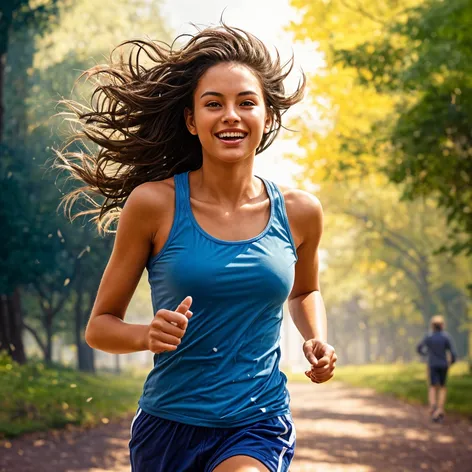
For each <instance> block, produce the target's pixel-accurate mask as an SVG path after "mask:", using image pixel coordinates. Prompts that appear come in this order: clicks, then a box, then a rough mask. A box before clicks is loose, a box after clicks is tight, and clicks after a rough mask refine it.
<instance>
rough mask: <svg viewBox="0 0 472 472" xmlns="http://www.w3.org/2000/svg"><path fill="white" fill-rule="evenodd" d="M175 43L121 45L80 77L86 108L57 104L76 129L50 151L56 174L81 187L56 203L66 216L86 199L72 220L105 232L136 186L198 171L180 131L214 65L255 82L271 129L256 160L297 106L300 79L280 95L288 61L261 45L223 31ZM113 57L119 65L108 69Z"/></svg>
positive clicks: (191, 144) (198, 155)
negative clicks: (85, 86)
mask: <svg viewBox="0 0 472 472" xmlns="http://www.w3.org/2000/svg"><path fill="white" fill-rule="evenodd" d="M182 39H187V42H186V44H185V45H184V46H183V47H180V48H179V47H177V46H176V41H177V40H182ZM176 41H174V42H173V43H172V44H171V45H168V44H166V43H163V42H159V41H144V40H132V41H126V42H124V43H122V44H120V45H119V46H118V47H117V48H115V49H114V50H113V52H112V53H111V55H110V63H109V64H107V65H100V66H95V67H93V68H91V69H89V70H87V71H86V72H84V73H83V74H82V75H81V77H83V76H85V77H87V79H91V78H92V79H94V82H95V84H96V85H95V89H94V91H93V93H92V97H91V104H90V106H88V107H84V106H83V105H81V104H80V103H78V102H75V101H72V100H63V101H62V102H61V103H63V104H64V105H66V107H67V108H68V110H69V111H68V113H69V114H70V113H71V112H72V114H73V117H74V120H75V122H76V123H78V124H79V127H80V129H81V131H80V132H78V133H76V134H74V136H73V137H72V139H70V140H69V142H68V143H66V145H65V146H64V147H63V148H62V150H57V151H56V155H57V158H58V159H57V161H56V167H59V168H61V169H63V170H66V171H67V173H70V174H71V176H72V177H73V178H76V179H78V180H79V181H81V182H82V183H83V185H82V186H81V187H79V188H76V189H75V190H73V191H71V192H70V193H68V194H67V195H66V196H65V197H64V199H63V203H64V204H65V206H64V208H65V210H66V212H67V213H68V214H69V216H71V215H72V214H71V209H72V207H73V206H74V203H75V202H76V201H77V200H78V198H79V197H85V198H86V199H87V200H88V202H89V203H90V204H91V208H89V209H86V210H84V211H80V212H79V213H77V214H76V215H75V217H77V216H79V215H84V214H88V215H91V216H92V217H93V218H92V219H93V220H95V221H96V222H97V224H98V225H99V227H101V228H102V229H105V230H106V229H108V228H109V226H110V224H111V223H112V222H113V221H114V220H115V219H116V218H117V217H118V215H119V211H120V209H121V207H122V205H123V204H124V202H125V201H126V199H127V197H128V196H129V194H130V193H131V191H132V190H133V189H134V188H136V187H137V186H138V185H140V184H142V183H144V182H149V181H158V180H163V179H166V178H169V177H172V176H173V175H174V174H176V173H180V172H184V171H188V170H195V169H198V168H200V167H201V165H202V148H201V144H200V142H199V140H198V137H197V136H193V135H192V134H190V132H189V131H188V130H187V127H186V125H185V120H184V110H185V108H186V107H189V108H193V93H194V91H195V89H196V87H197V84H198V81H199V79H200V78H201V76H202V75H203V74H204V73H205V71H206V70H207V69H208V68H210V67H212V66H214V65H215V64H218V63H221V62H233V63H240V64H243V65H245V66H247V67H249V68H250V69H251V70H252V71H253V72H254V73H255V74H256V76H257V77H258V78H259V80H260V82H261V85H262V90H263V91H264V95H265V97H264V98H265V105H266V108H267V112H268V113H269V116H270V118H271V122H272V126H271V129H270V131H269V132H268V133H265V134H264V135H263V137H262V140H261V142H260V144H259V146H258V148H257V150H256V153H260V152H262V151H263V150H264V149H266V148H267V147H269V146H270V145H271V144H272V142H273V140H274V139H275V137H276V136H277V134H278V132H279V130H280V128H281V126H282V115H283V114H284V113H285V112H286V111H287V110H288V109H289V108H290V107H291V106H292V105H294V104H295V103H297V102H299V101H300V100H301V99H302V96H303V92H304V88H305V75H304V74H303V73H302V76H301V80H300V82H299V84H298V87H297V89H296V90H295V92H294V93H293V94H289V95H287V94H286V93H285V88H284V84H283V82H284V79H285V78H286V77H287V76H288V74H289V73H290V72H291V70H292V68H293V57H292V58H291V59H290V60H289V61H288V62H287V63H286V64H281V60H280V56H279V54H278V52H277V54H276V57H275V58H272V57H271V55H270V53H269V51H268V49H267V48H266V46H265V45H264V44H263V43H262V41H260V40H259V39H258V38H256V37H255V36H253V35H252V34H250V33H247V32H245V31H243V30H241V29H238V28H232V27H229V26H227V25H225V24H222V25H221V26H218V27H212V28H206V29H203V30H201V31H198V32H197V34H195V35H181V36H179V37H178V38H177V39H176ZM124 49H126V50H127V52H126V53H124V52H123V50H124ZM117 53H119V60H118V61H115V60H114V56H115V54H117ZM143 59H144V61H143ZM87 140H90V141H92V142H93V143H95V144H96V145H97V146H95V147H96V148H97V151H96V152H92V151H90V150H89V147H88V146H87V145H86V144H85V143H84V142H85V141H87ZM77 146H79V150H78V149H77ZM100 196H101V197H100ZM97 197H98V199H97Z"/></svg>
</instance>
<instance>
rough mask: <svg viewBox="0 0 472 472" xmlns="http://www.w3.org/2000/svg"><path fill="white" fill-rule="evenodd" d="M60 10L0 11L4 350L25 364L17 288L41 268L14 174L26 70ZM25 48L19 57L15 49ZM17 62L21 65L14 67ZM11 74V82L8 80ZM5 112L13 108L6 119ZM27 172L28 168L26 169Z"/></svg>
mask: <svg viewBox="0 0 472 472" xmlns="http://www.w3.org/2000/svg"><path fill="white" fill-rule="evenodd" d="M56 14H57V2H56V1H55V0H51V1H46V2H43V3H42V4H39V5H36V6H34V7H31V6H30V2H29V1H28V0H13V1H10V2H4V4H2V7H1V10H0V189H1V190H0V203H1V208H2V210H1V215H0V216H1V218H2V222H4V227H3V229H4V231H2V241H1V242H2V243H4V244H2V245H1V250H0V265H1V267H2V274H1V276H0V333H1V334H0V349H6V350H7V351H8V352H9V354H11V355H12V357H13V358H14V359H15V360H16V361H18V362H20V363H22V362H25V360H26V358H25V354H24V348H23V342H22V335H21V333H22V328H23V314H22V310H21V303H20V299H21V297H20V291H19V286H20V285H21V284H22V283H25V281H27V280H28V279H29V278H30V277H31V275H32V273H33V272H35V271H37V270H36V269H37V268H36V267H35V266H34V264H35V262H34V261H35V259H31V258H28V257H25V254H24V252H23V251H24V248H25V243H28V244H29V245H30V247H32V248H35V249H38V248H37V246H35V242H36V241H32V239H33V240H34V237H33V238H31V237H30V235H28V234H27V233H28V225H27V224H26V221H27V220H28V216H29V211H28V204H27V197H26V193H25V192H24V187H23V182H24V180H23V179H22V178H18V176H16V175H15V176H13V172H14V170H16V169H17V168H18V167H20V166H21V164H20V163H19V156H20V155H21V147H22V143H23V138H24V135H25V133H26V119H25V116H26V112H25V106H24V102H23V100H22V97H25V96H26V95H27V93H28V86H27V71H28V70H29V69H30V67H31V66H32V59H33V46H32V44H33V38H34V35H37V34H44V32H45V31H47V29H48V28H49V27H50V26H51V25H52V23H53V22H52V21H51V19H53V18H55V15H56ZM18 46H20V47H21V54H20V55H19V56H16V55H15V54H12V52H11V50H12V49H14V48H15V47H18ZM16 66H19V67H16ZM7 78H8V83H7V80H6V79H7ZM8 89H9V91H10V95H9V96H10V97H16V99H17V107H16V109H15V112H13V113H11V108H10V107H5V96H4V91H5V90H8ZM6 110H9V114H8V117H7V114H6ZM25 170H26V172H27V169H25Z"/></svg>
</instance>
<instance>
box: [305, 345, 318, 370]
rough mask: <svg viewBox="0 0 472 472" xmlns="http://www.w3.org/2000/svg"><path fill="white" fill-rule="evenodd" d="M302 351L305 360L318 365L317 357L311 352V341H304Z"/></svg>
mask: <svg viewBox="0 0 472 472" xmlns="http://www.w3.org/2000/svg"><path fill="white" fill-rule="evenodd" d="M303 352H304V354H305V357H306V359H307V361H308V362H309V363H310V364H311V365H318V359H317V358H316V356H315V354H314V352H313V346H312V345H311V343H305V345H304V346H303Z"/></svg>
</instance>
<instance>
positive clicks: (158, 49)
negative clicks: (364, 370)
mask: <svg viewBox="0 0 472 472" xmlns="http://www.w3.org/2000/svg"><path fill="white" fill-rule="evenodd" d="M125 44H129V43H125ZM131 44H134V45H135V46H137V47H138V54H137V55H136V56H132V54H130V58H131V57H134V59H133V60H131V59H130V60H129V61H128V62H125V61H123V60H121V61H120V62H119V63H118V64H111V65H109V66H107V67H99V68H96V69H94V70H92V71H89V73H88V75H89V76H93V75H98V76H99V77H100V79H101V82H99V83H98V84H97V88H96V90H95V93H94V101H93V102H94V104H93V106H92V109H91V111H88V112H83V113H81V112H80V109H79V108H77V105H76V104H72V103H70V106H71V107H72V109H73V110H75V111H76V112H77V114H78V115H79V119H80V121H81V122H82V123H83V126H84V133H85V135H86V136H87V137H88V138H89V139H91V140H92V141H93V142H95V143H96V144H98V145H99V149H100V150H99V152H97V154H95V155H94V154H87V153H86V152H82V153H74V152H63V153H62V154H61V155H60V157H61V159H62V166H63V167H65V168H67V169H68V170H69V171H71V172H72V173H73V174H74V175H75V176H76V177H78V178H79V179H80V180H82V181H83V182H85V187H82V188H81V189H79V190H78V191H76V192H75V193H73V194H71V195H69V197H68V198H69V202H71V201H74V199H75V197H76V196H77V195H78V193H80V192H84V191H85V192H96V193H99V194H101V195H102V196H104V197H105V198H104V200H103V201H101V202H100V204H99V205H100V208H97V209H95V210H92V212H93V211H95V212H96V213H97V215H98V217H97V218H98V221H99V222H101V223H102V224H105V225H106V224H109V223H110V221H111V220H112V219H113V218H115V217H116V216H117V213H116V211H117V209H119V208H121V207H123V208H122V211H121V212H120V213H119V223H118V229H117V234H116V241H115V246H114V249H113V253H112V255H111V258H110V261H109V263H108V266H107V268H106V270H105V273H104V275H103V279H102V282H101V284H100V288H99V291H98V295H97V298H96V301H95V305H94V308H93V311H92V314H91V318H90V321H89V323H88V326H87V330H86V340H87V342H88V343H89V345H90V346H92V347H93V348H96V349H101V350H103V351H106V352H110V353H129V352H136V351H143V350H148V351H151V352H153V353H154V354H155V355H154V368H153V369H152V371H151V372H150V374H149V376H148V378H147V380H146V383H145V385H144V390H143V393H142V396H141V398H140V400H139V409H138V412H137V414H136V416H135V418H134V420H133V423H132V426H131V435H132V436H131V441H130V452H131V464H132V470H133V471H139V472H144V471H153V472H156V471H163V472H171V471H172V472H174V471H175V472H184V471H208V472H210V471H215V472H229V471H231V472H235V471H237V472H243V471H244V472H249V471H267V470H269V471H271V472H276V471H286V470H288V468H289V464H290V461H291V460H292V457H293V453H294V445H295V430H294V427H293V424H292V418H291V416H290V409H289V394H288V392H287V389H286V377H285V376H284V374H282V373H281V372H280V371H279V359H280V349H279V334H280V326H281V320H282V305H283V303H284V302H285V300H286V299H287V298H288V300H289V308H290V313H291V316H292V318H293V320H294V322H295V325H296V326H297V328H298V330H299V331H300V333H301V334H302V336H303V337H304V339H305V343H304V344H303V351H304V353H305V356H306V358H307V360H308V362H309V363H310V364H311V369H310V370H308V371H307V372H306V375H307V376H308V377H309V378H310V379H311V380H312V381H313V382H315V383H321V382H325V381H327V380H329V379H330V378H331V377H332V376H333V370H334V368H335V362H336V354H335V353H334V349H333V348H332V347H331V346H330V345H328V344H327V342H326V315H325V309H324V305H323V301H322V298H321V295H320V291H319V290H320V287H319V282H318V245H319V242H320V237H321V232H322V209H321V206H320V203H319V201H318V200H317V199H316V198H315V197H313V196H312V195H310V194H308V193H306V192H303V191H299V190H289V189H280V188H278V187H277V186H276V185H275V184H273V183H272V182H269V181H267V180H265V179H262V178H259V177H256V176H255V175H254V173H253V166H254V159H255V156H256V154H257V153H259V152H261V151H262V150H264V149H265V148H267V147H268V146H269V145H270V144H271V143H272V141H273V140H274V138H275V136H276V135H277V133H278V131H279V128H280V126H281V116H282V114H283V113H284V112H285V111H286V110H287V109H288V108H289V107H290V106H291V105H293V104H294V103H296V102H298V101H299V100H300V99H301V97H302V93H303V89H304V81H303V83H302V84H301V85H300V86H299V88H298V89H297V90H296V91H295V93H293V94H292V95H287V94H286V93H285V91H284V86H283V80H284V79H285V77H286V76H287V75H288V73H289V72H290V69H291V66H292V65H290V67H289V70H288V71H286V72H285V71H284V66H282V65H281V64H280V61H279V58H277V59H275V60H274V59H272V58H271V56H270V54H269V52H268V50H267V49H266V47H265V46H264V44H263V43H262V42H260V41H259V40H258V39H257V38H255V37H254V36H252V35H250V34H248V33H245V32H244V31H242V30H238V29H234V28H229V27H227V26H222V27H217V28H208V29H205V30H203V31H200V32H199V33H198V34H196V35H195V36H193V37H191V38H190V39H189V40H188V42H187V43H186V44H185V45H184V46H183V47H181V48H177V47H175V46H170V47H167V46H165V45H162V44H161V43H159V44H158V43H153V42H142V41H133V42H131ZM174 44H175V43H174ZM144 55H146V56H147V62H146V63H145V64H144V63H141V62H140V61H141V59H142V57H143V56H144ZM107 77H108V81H107V80H106V78H107ZM144 268H147V270H148V274H149V283H150V287H151V295H152V302H153V307H154V313H155V316H154V319H153V320H152V321H151V322H150V323H149V324H146V325H135V324H129V323H126V322H125V321H124V318H125V313H126V308H127V305H128V303H129V301H130V299H131V297H132V295H133V292H134V290H135V288H136V285H137V283H138V281H139V279H140V277H141V274H142V272H143V269H144Z"/></svg>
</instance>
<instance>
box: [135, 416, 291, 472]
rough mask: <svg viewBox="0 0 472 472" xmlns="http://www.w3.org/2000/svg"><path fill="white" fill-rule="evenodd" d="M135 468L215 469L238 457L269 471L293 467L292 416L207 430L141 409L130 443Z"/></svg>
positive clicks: (165, 471)
mask: <svg viewBox="0 0 472 472" xmlns="http://www.w3.org/2000/svg"><path fill="white" fill-rule="evenodd" d="M129 448H130V456H131V470H132V472H211V471H212V470H213V469H215V467H216V466H218V464H220V463H221V462H223V461H224V460H226V459H229V458H230V457H233V456H238V455H244V456H250V457H253V458H255V459H257V460H258V461H260V462H262V463H263V464H264V465H265V466H266V467H267V468H268V469H269V470H270V472H286V471H288V470H289V466H290V462H291V461H292V458H293V453H294V448H295V427H294V426H293V422H292V418H291V416H290V415H284V416H278V417H274V418H269V419H267V420H263V421H258V422H257V423H253V424H251V425H248V426H242V427H239V428H207V427H203V426H192V425H188V424H184V423H177V422H175V421H170V420H165V419H162V418H158V417H157V416H153V415H150V414H148V413H145V412H144V411H142V410H141V408H139V409H138V411H137V413H136V416H135V417H134V419H133V422H132V423H131V440H130V443H129Z"/></svg>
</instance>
